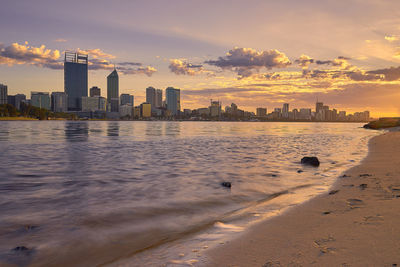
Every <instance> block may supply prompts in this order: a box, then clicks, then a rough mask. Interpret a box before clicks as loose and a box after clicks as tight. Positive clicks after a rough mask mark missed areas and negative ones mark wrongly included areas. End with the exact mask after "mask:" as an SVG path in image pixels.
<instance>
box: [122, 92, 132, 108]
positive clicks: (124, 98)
mask: <svg viewBox="0 0 400 267" xmlns="http://www.w3.org/2000/svg"><path fill="white" fill-rule="evenodd" d="M120 99H121V106H122V105H126V104H130V105H131V106H134V100H135V98H134V96H133V95H130V94H121V97H120Z"/></svg>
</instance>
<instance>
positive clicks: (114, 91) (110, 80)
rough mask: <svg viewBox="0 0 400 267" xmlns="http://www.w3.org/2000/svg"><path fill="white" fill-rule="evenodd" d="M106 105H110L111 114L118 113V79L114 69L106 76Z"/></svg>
mask: <svg viewBox="0 0 400 267" xmlns="http://www.w3.org/2000/svg"><path fill="white" fill-rule="evenodd" d="M107 104H108V105H111V110H110V111H111V112H118V111H119V78H118V73H117V70H116V69H114V70H113V72H111V73H110V75H108V76H107Z"/></svg>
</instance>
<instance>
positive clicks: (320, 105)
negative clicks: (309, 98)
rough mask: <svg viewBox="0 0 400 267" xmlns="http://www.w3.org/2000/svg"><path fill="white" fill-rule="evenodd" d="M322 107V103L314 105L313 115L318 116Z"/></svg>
mask: <svg viewBox="0 0 400 267" xmlns="http://www.w3.org/2000/svg"><path fill="white" fill-rule="evenodd" d="M323 106H324V103H322V102H317V103H316V104H315V114H318V113H319V111H320V110H322V107H323Z"/></svg>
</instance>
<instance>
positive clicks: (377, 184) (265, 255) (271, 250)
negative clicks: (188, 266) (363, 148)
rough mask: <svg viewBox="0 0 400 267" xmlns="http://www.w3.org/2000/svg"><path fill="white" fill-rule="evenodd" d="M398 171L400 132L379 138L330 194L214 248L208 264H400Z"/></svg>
mask: <svg viewBox="0 0 400 267" xmlns="http://www.w3.org/2000/svg"><path fill="white" fill-rule="evenodd" d="M399 173H400V132H388V133H385V134H382V135H380V136H377V137H374V138H372V139H371V140H370V143H369V154H368V156H367V158H366V159H365V160H363V162H362V163H361V164H360V165H358V166H356V167H354V168H352V169H350V170H348V171H347V172H346V173H345V176H344V177H341V178H339V180H338V181H337V182H336V183H335V185H334V186H333V188H332V190H331V191H330V192H329V193H325V194H323V195H320V196H318V197H316V198H314V199H312V200H311V201H309V202H307V203H305V204H303V205H301V206H299V207H297V208H294V209H291V210H289V211H288V212H286V213H285V214H283V215H282V216H278V217H275V218H272V219H270V220H268V221H266V222H263V223H260V224H258V225H256V226H254V227H252V228H251V229H250V230H248V231H247V232H246V233H244V234H243V235H242V236H241V237H239V238H237V239H236V240H233V241H231V242H229V243H226V244H224V245H221V246H220V247H217V248H215V249H213V250H210V251H209V252H208V254H207V258H208V260H207V262H208V266H400V253H399V251H400V242H399V240H398V237H399V236H400V225H399V221H400V178H399ZM395 264H397V265H395Z"/></svg>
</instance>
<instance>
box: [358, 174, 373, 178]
mask: <svg viewBox="0 0 400 267" xmlns="http://www.w3.org/2000/svg"><path fill="white" fill-rule="evenodd" d="M368 176H372V175H371V174H368V173H365V174H360V177H368Z"/></svg>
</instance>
